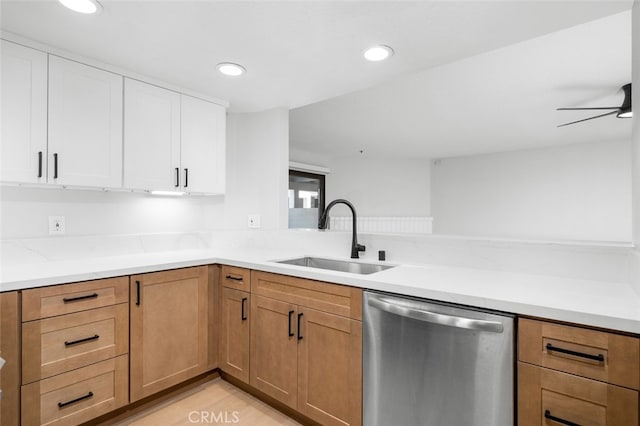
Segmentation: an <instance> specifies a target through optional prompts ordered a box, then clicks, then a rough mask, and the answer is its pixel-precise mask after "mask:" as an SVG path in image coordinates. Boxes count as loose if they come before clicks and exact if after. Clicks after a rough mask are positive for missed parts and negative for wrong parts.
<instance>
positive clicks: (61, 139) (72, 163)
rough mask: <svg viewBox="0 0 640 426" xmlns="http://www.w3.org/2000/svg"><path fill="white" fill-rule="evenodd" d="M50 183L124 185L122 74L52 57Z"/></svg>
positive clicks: (50, 65)
mask: <svg viewBox="0 0 640 426" xmlns="http://www.w3.org/2000/svg"><path fill="white" fill-rule="evenodd" d="M49 182H50V183H57V184H60V185H79V186H95V187H105V188H114V187H121V186H122V76H119V75H117V74H113V73H110V72H107V71H103V70H100V69H97V68H93V67H90V66H87V65H83V64H80V63H78V62H74V61H69V60H66V59H62V58H59V57H56V56H49Z"/></svg>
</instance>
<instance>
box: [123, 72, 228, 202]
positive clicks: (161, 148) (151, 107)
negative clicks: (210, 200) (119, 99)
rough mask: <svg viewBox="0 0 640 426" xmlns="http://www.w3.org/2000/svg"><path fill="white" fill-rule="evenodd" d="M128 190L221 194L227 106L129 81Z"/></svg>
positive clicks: (126, 116)
mask: <svg viewBox="0 0 640 426" xmlns="http://www.w3.org/2000/svg"><path fill="white" fill-rule="evenodd" d="M124 89H125V90H124V147H125V148H124V186H125V187H126V188H132V189H141V190H150V191H153V190H156V191H158V190H160V191H184V192H191V193H203V194H222V193H224V184H225V124H226V117H225V114H226V110H225V108H224V107H222V106H220V105H217V104H214V103H211V102H207V101H203V100H201V99H197V98H194V97H191V96H185V95H181V94H179V93H177V92H173V91H171V90H167V89H163V88H161V87H157V86H153V85H151V84H147V83H143V82H140V81H137V80H131V79H128V78H125V84H124Z"/></svg>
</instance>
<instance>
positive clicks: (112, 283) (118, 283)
mask: <svg viewBox="0 0 640 426" xmlns="http://www.w3.org/2000/svg"><path fill="white" fill-rule="evenodd" d="M128 300H129V277H118V278H109V279H105V280H95V281H85V282H79V283H74V284H63V285H56V286H51V287H42V288H34V289H30V290H25V291H23V292H22V321H33V320H37V319H40V318H47V317H53V316H56V315H64V314H70V313H73V312H80V311H86V310H87V309H93V308H101V307H103V306H109V305H115V304H117V303H123V302H127V301H128Z"/></svg>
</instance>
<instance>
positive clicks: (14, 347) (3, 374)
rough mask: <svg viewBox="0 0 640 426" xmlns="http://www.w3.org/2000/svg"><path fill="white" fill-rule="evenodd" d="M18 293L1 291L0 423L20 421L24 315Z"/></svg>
mask: <svg viewBox="0 0 640 426" xmlns="http://www.w3.org/2000/svg"><path fill="white" fill-rule="evenodd" d="M18 299H19V296H18V292H17V291H12V292H9V293H1V294H0V356H1V357H2V358H4V360H5V365H4V367H2V369H1V370H0V389H2V398H1V399H0V425H2V426H5V425H6V426H14V425H15V426H17V425H19V424H20V345H18V342H19V331H20V318H19V313H18V312H19V307H18V303H19V302H18Z"/></svg>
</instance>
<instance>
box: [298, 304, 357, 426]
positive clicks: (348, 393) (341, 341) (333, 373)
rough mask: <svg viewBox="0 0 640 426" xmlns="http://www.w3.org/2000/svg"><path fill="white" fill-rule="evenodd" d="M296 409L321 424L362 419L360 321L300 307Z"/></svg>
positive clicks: (350, 422)
mask: <svg viewBox="0 0 640 426" xmlns="http://www.w3.org/2000/svg"><path fill="white" fill-rule="evenodd" d="M299 315H302V321H301V323H300V324H301V326H300V327H301V329H300V330H299V332H298V333H300V336H301V339H300V340H299V345H298V407H297V409H298V411H299V412H301V413H302V414H304V415H306V416H307V417H309V418H311V419H313V420H315V421H317V422H319V423H321V424H323V425H342V426H344V425H360V424H361V423H362V322H360V321H356V320H352V319H349V318H344V317H339V316H337V315H332V314H328V313H325V312H320V311H316V310H314V309H308V308H302V307H301V308H300V311H299Z"/></svg>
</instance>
